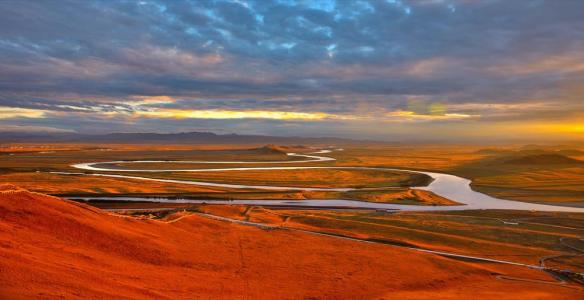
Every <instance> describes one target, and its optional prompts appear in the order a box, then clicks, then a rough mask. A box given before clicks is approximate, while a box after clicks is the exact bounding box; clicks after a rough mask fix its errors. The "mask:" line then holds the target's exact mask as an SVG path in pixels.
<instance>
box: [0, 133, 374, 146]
mask: <svg viewBox="0 0 584 300" xmlns="http://www.w3.org/2000/svg"><path fill="white" fill-rule="evenodd" d="M24 142H29V143H35V142H43V143H58V142H70V143H98V142H99V143H128V144H136V143H176V144H242V143H254V144H256V143H257V144H341V143H342V144H347V143H351V144H352V143H363V142H368V143H379V142H374V141H362V140H351V139H342V138H335V137H318V138H308V137H280V136H267V135H239V134H215V133H211V132H182V133H110V134H100V135H90V134H77V133H20V132H19V133H11V132H0V143H24Z"/></svg>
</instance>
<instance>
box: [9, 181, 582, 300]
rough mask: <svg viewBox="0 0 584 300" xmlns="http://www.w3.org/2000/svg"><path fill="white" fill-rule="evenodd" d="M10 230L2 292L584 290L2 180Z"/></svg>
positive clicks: (486, 267)
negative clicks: (127, 211)
mask: <svg viewBox="0 0 584 300" xmlns="http://www.w3.org/2000/svg"><path fill="white" fill-rule="evenodd" d="M0 229H1V230H0V299H32V298H35V299H37V298H38V299H55V298H59V299H63V298H64V299H112V298H116V299H192V298H211V299H217V298H222V299H234V298H238V299H239V298H250V299H266V298H270V299H283V298H287V299H302V298H304V299H309V298H310V299H323V298H328V299H339V298H350V299H372V298H383V297H395V298H408V299H423V298H428V297H430V296H431V297H433V298H436V297H437V298H448V299H451V298H460V299H468V298H471V297H478V298H483V299H484V298H501V297H503V298H505V297H506V296H509V295H511V294H512V295H513V298H514V299H520V298H525V299H533V298H540V299H541V298H549V299H551V298H554V299H557V298H565V299H570V298H571V299H576V298H577V297H578V295H579V294H577V293H578V291H574V290H570V289H565V288H562V287H557V286H553V285H546V284H534V283H528V282H522V281H510V280H500V279H497V277H496V276H494V274H505V275H512V276H530V274H531V275H533V273H535V272H537V271H535V270H529V269H526V268H520V269H517V268H516V267H511V266H502V265H492V264H473V263H470V262H462V261H456V260H452V259H448V258H444V257H440V256H436V255H432V254H428V253H420V252H416V251H413V250H407V249H402V248H395V247H391V246H386V245H376V244H368V243H361V242H356V241H350V240H344V239H339V238H333V237H324V236H319V235H313V234H307V233H303V232H294V231H287V230H277V229H272V230H266V229H261V228H256V227H251V226H244V225H238V224H234V223H230V222H227V221H220V220H215V219H210V218H207V217H204V216H200V215H192V214H186V213H179V214H174V215H171V216H170V217H169V218H168V219H166V220H150V219H139V218H133V217H126V216H121V215H115V214H110V213H107V212H104V211H101V210H99V209H96V208H93V207H90V206H87V205H85V204H80V203H75V202H71V201H67V200H63V199H60V198H56V197H51V196H46V195H42V194H38V193H32V192H28V191H26V190H22V189H18V188H16V187H14V186H3V187H0ZM421 274H423V275H421ZM537 274H540V273H537ZM537 276H541V275H537ZM510 293H511V294H510Z"/></svg>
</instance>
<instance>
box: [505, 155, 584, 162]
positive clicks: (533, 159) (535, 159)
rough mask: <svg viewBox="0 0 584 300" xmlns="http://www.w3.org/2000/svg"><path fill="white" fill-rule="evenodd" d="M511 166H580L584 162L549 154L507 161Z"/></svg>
mask: <svg viewBox="0 0 584 300" xmlns="http://www.w3.org/2000/svg"><path fill="white" fill-rule="evenodd" d="M504 163H505V164H509V165H574V164H576V165H579V164H583V163H584V162H583V161H581V160H577V159H573V158H570V157H567V156H564V155H560V154H555V153H548V154H533V155H525V156H521V157H513V158H510V159H507V160H505V162H504Z"/></svg>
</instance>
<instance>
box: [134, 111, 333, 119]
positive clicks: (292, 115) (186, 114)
mask: <svg viewBox="0 0 584 300" xmlns="http://www.w3.org/2000/svg"><path fill="white" fill-rule="evenodd" d="M134 115H136V116H141V117H148V118H164V119H167V118H168V119H272V120H323V119H327V118H335V117H336V115H332V114H327V113H322V112H310V113H308V112H290V111H266V110H249V111H247V110H243V111H238V110H214V109H210V110H181V109H161V110H152V111H137V112H134Z"/></svg>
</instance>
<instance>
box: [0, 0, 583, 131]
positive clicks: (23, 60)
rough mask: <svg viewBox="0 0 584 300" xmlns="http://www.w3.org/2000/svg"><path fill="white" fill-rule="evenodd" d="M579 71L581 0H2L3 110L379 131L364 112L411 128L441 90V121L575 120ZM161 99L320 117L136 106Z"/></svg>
mask: <svg viewBox="0 0 584 300" xmlns="http://www.w3.org/2000/svg"><path fill="white" fill-rule="evenodd" d="M583 79H584V1H580V0H562V1H556V0H548V1H545V0H533V1H527V0H526V1H506V0H505V1H503V0H501V1H495V0H490V1H468V0H417V1H413V0H412V1H406V0H402V1H400V0H372V1H358V0H355V1H334V0H326V1H283V0H282V1H246V0H239V1H231V0H229V1H227V0H225V1H223V0H221V1H211V0H209V1H190V2H189V1H73V0H72V1H58V2H55V1H10V0H8V1H1V2H0V107H6V108H17V109H24V110H20V111H19V112H18V114H16V115H18V119H16V118H17V117H15V116H14V115H15V114H14V113H13V114H9V113H7V112H5V113H4V117H2V115H0V126H1V125H2V124H5V125H10V126H15V125H22V126H52V127H55V128H61V129H75V130H81V131H86V132H100V131H117V130H125V131H142V130H149V131H152V130H161V131H177V130H189V128H191V129H197V128H210V129H212V130H233V131H253V132H270V131H271V130H272V129H273V128H276V127H277V128H281V129H280V130H279V131H278V132H277V133H278V134H286V133H287V131H286V130H289V131H290V134H302V133H311V134H318V133H319V132H322V133H327V134H328V133H331V134H336V135H338V134H341V132H347V131H351V132H358V133H355V134H358V135H363V134H364V135H370V136H372V137H381V138H391V137H392V135H391V134H387V135H384V134H382V133H379V132H371V133H370V134H369V133H368V132H366V131H367V130H366V129H364V128H365V127H367V126H375V124H385V123H384V122H387V121H389V122H390V123H391V122H393V121H395V122H398V121H400V119H399V118H400V117H403V116H405V117H404V121H406V122H405V123H406V125H407V124H410V125H409V126H410V128H422V127H420V126H423V124H426V123H428V121H433V119H432V118H431V117H430V115H431V112H432V111H436V110H435V109H433V107H436V106H437V105H438V106H439V107H440V109H439V112H438V116H437V117H436V118H435V119H436V120H434V121H436V122H443V123H444V122H446V123H448V122H449V121H450V119H453V121H452V122H455V123H456V122H461V120H459V119H461V118H463V115H464V117H465V121H464V122H475V124H487V125H488V124H489V123H488V122H489V121H491V122H504V121H519V120H525V121H526V122H530V121H531V122H542V120H544V121H545V120H548V121H553V120H556V121H557V120H559V119H562V117H561V116H565V118H564V119H566V120H565V121H566V122H568V121H569V122H581V121H582V110H583V103H584V99H582V95H583V94H584V93H583V91H582V89H578V88H574V87H577V86H581V84H582V83H583V82H584V80H583ZM161 96H166V97H167V98H165V99H166V100H165V101H156V100H152V99H149V98H148V97H151V98H152V97H154V98H155V97H161ZM412 101H413V102H415V103H417V104H420V103H423V105H426V108H424V109H422V110H420V111H415V110H414V109H412ZM523 104H526V105H525V106H524V108H523V109H521V105H523ZM505 105H506V106H505ZM418 106H419V105H418ZM550 107H554V108H553V109H549V108H550ZM160 109H163V110H164V109H172V110H176V109H182V110H228V111H241V110H256V111H257V110H260V111H284V112H308V113H312V112H319V113H324V114H328V115H329V116H327V119H331V120H329V121H322V120H321V121H318V122H312V121H311V122H312V123H310V124H308V122H307V123H306V125H304V126H301V125H299V124H297V121H294V120H247V119H237V120H231V121H224V122H223V123H221V122H218V121H217V120H201V118H186V119H185V118H178V119H168V118H165V119H162V118H159V119H156V118H152V117H150V118H147V119H144V118H140V117H139V116H132V112H135V111H155V110H160ZM548 109H549V111H548ZM26 110H42V111H44V112H45V115H44V116H43V117H38V116H36V117H30V116H28V117H27V111H26ZM400 111H413V112H414V113H415V114H416V115H418V114H419V115H422V116H415V117H412V116H410V115H407V114H403V113H402V114H399V113H395V112H400ZM503 112H505V113H503ZM2 113H3V111H2V110H0V114H2ZM108 113H109V114H108ZM116 114H119V115H116ZM388 114H389V115H390V116H393V117H392V118H393V119H392V118H389V119H390V120H386V116H387V115H388ZM425 115H428V117H424V116H425ZM335 116H342V117H340V118H337V120H334V119H335V118H336V117H335ZM444 116H447V117H444ZM548 116H549V117H548ZM558 116H560V117H558ZM466 117H468V118H466ZM88 118H91V119H93V121H88ZM546 118H547V119H546ZM349 119H352V120H356V121H347V120H349ZM410 121H412V122H413V123H416V122H415V121H419V122H421V123H423V124H416V125H412V124H411V123H412V122H410ZM339 122H340V123H339ZM351 122H353V125H351ZM341 123H342V125H341ZM221 124H223V125H221ZM274 124H278V125H277V126H276V125H274ZM406 125H400V126H406ZM487 125H485V126H487ZM266 126H267V127H266ZM452 126H456V124H454V125H452ZM477 126H478V125H477ZM10 128H13V127H10ZM319 128H320V129H322V130H320V131H319ZM335 128H338V129H339V130H338V131H339V132H338V133H335Z"/></svg>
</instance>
